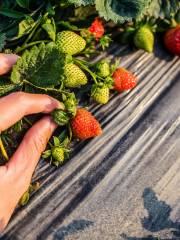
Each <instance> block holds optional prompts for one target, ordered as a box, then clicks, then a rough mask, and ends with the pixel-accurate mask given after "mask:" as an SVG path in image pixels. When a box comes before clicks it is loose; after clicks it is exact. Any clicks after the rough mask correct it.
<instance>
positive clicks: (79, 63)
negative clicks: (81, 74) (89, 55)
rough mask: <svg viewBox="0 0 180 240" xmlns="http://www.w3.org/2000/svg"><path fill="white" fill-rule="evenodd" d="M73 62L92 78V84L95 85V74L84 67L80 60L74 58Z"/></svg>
mask: <svg viewBox="0 0 180 240" xmlns="http://www.w3.org/2000/svg"><path fill="white" fill-rule="evenodd" d="M74 62H75V63H77V64H78V65H79V66H80V67H81V68H82V69H84V70H85V71H86V72H88V73H89V74H90V75H91V77H92V78H93V80H94V82H95V83H97V79H96V74H95V73H93V72H92V71H91V70H90V69H89V68H88V67H87V66H86V65H84V64H83V63H82V61H81V60H80V59H77V58H74Z"/></svg>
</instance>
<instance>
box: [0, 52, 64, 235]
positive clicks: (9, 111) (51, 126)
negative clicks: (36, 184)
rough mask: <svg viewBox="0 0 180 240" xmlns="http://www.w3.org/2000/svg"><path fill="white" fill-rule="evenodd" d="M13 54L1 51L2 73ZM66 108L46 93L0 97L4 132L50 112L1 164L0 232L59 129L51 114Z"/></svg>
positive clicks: (0, 66) (5, 70) (11, 62)
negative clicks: (49, 142) (20, 121)
mask: <svg viewBox="0 0 180 240" xmlns="http://www.w3.org/2000/svg"><path fill="white" fill-rule="evenodd" d="M17 59H18V57H17V56H16V55H12V54H10V55H9V54H8V55H7V54H6V55H5V54H2V53H1V54H0V75H2V74H5V73H7V72H8V71H9V70H10V69H11V68H12V66H13V64H14V63H15V62H16V61H17ZM55 108H59V109H63V105H62V104H61V103H60V102H58V101H57V100H56V99H54V98H52V97H50V96H48V95H43V94H28V93H24V92H16V93H12V94H10V95H8V96H5V97H2V98H0V133H2V132H3V131H4V130H6V129H8V128H9V127H11V126H12V125H13V124H15V123H16V122H17V121H19V120H20V119H22V118H23V117H24V116H27V115H29V114H36V113H44V114H46V115H45V116H44V117H42V119H41V120H39V121H38V122H37V123H35V124H34V126H32V127H31V128H30V130H29V131H28V132H27V133H26V134H25V136H24V139H23V141H22V142H21V143H20V145H19V148H18V149H17V150H16V152H15V153H14V155H13V156H12V157H11V159H10V160H9V161H8V162H7V163H6V164H5V165H3V166H1V167H0V179H1V181H0V233H1V232H2V231H3V230H4V229H5V227H6V226H7V224H8V222H9V220H10V217H11V215H12V213H13V212H14V209H15V207H16V206H17V204H18V202H19V200H20V198H21V197H22V195H23V193H24V192H26V190H27V189H28V187H29V184H30V182H31V178H32V175H33V172H34V170H35V168H36V166H37V164H38V161H39V158H40V156H41V154H42V152H43V151H44V150H45V148H46V145H47V142H48V141H49V139H50V137H51V136H52V134H53V132H54V130H55V129H56V127H57V126H56V124H55V123H54V122H53V121H52V119H51V117H50V116H48V114H49V113H50V112H51V111H53V110H54V109H55Z"/></svg>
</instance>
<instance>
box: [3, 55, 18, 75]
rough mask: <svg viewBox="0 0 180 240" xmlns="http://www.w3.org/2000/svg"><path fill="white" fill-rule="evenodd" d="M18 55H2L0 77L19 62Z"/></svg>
mask: <svg viewBox="0 0 180 240" xmlns="http://www.w3.org/2000/svg"><path fill="white" fill-rule="evenodd" d="M18 57H19V56H18V55H15V54H5V53H0V75H3V74H5V73H7V72H9V70H10V69H11V68H12V66H13V65H14V64H15V63H16V62H17V60H18Z"/></svg>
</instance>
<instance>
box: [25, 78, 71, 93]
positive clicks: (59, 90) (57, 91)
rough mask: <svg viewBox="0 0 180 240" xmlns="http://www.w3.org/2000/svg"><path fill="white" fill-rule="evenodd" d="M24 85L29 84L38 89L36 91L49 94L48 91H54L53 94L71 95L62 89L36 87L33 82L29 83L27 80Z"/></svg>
mask: <svg viewBox="0 0 180 240" xmlns="http://www.w3.org/2000/svg"><path fill="white" fill-rule="evenodd" d="M23 83H25V84H28V85H30V86H32V87H34V88H36V89H39V90H43V91H46V92H48V91H52V92H56V93H64V94H69V92H67V91H64V90H62V89H55V88H48V87H47V88H44V87H39V86H36V85H34V84H33V83H31V82H29V81H27V80H23Z"/></svg>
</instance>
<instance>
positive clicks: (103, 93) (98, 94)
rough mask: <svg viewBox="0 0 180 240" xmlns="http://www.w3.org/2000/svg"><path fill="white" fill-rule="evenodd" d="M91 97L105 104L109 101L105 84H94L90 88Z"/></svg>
mask: <svg viewBox="0 0 180 240" xmlns="http://www.w3.org/2000/svg"><path fill="white" fill-rule="evenodd" d="M91 97H92V98H93V99H94V100H95V101H96V102H98V103H100V104H106V103H107V102H108V101H109V88H108V87H107V86H106V85H104V84H103V85H102V86H101V85H98V84H94V85H93V87H92V90H91Z"/></svg>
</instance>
